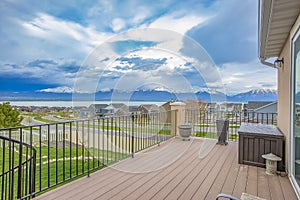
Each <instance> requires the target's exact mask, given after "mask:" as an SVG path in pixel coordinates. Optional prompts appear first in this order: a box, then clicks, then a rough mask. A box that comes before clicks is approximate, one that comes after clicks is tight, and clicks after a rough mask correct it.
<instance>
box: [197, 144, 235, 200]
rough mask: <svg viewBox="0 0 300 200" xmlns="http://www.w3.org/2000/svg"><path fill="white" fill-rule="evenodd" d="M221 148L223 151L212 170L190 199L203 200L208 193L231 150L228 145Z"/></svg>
mask: <svg viewBox="0 0 300 200" xmlns="http://www.w3.org/2000/svg"><path fill="white" fill-rule="evenodd" d="M221 148H222V149H224V150H223V152H222V153H221V157H220V159H219V160H218V161H217V163H216V164H215V165H214V166H213V168H212V170H211V171H210V172H209V174H208V175H207V177H206V178H205V179H204V181H203V182H202V184H201V185H200V186H199V187H198V189H197V190H196V192H195V193H194V195H193V197H192V199H205V196H206V194H207V193H208V191H209V189H210V187H211V186H212V184H213V183H214V181H215V179H216V177H217V176H218V173H219V172H220V171H221V170H222V166H223V165H224V163H225V162H226V159H227V157H228V156H229V154H230V152H231V150H232V149H233V148H232V146H231V145H228V146H227V147H225V146H223V147H221Z"/></svg>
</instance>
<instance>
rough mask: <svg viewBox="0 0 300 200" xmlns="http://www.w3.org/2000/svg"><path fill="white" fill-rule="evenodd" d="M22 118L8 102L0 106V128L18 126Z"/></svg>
mask: <svg viewBox="0 0 300 200" xmlns="http://www.w3.org/2000/svg"><path fill="white" fill-rule="evenodd" d="M22 120H23V117H22V116H21V115H20V112H19V111H18V110H17V109H15V108H13V107H12V106H11V105H10V103H9V102H4V103H2V104H0V128H8V127H15V126H20V124H21V121H22Z"/></svg>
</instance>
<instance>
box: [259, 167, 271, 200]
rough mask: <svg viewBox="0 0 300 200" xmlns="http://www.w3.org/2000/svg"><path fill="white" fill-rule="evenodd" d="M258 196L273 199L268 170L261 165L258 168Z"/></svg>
mask: <svg viewBox="0 0 300 200" xmlns="http://www.w3.org/2000/svg"><path fill="white" fill-rule="evenodd" d="M270 184H272V183H270ZM257 196H259V197H261V198H265V199H271V196H270V188H269V181H268V177H267V175H266V170H265V169H264V168H260V167H258V168H257Z"/></svg>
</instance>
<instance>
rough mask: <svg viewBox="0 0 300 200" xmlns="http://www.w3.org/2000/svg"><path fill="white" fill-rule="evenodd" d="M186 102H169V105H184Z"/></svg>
mask: <svg viewBox="0 0 300 200" xmlns="http://www.w3.org/2000/svg"><path fill="white" fill-rule="evenodd" d="M185 105H186V104H185V103H183V102H180V101H176V102H173V103H170V106H185Z"/></svg>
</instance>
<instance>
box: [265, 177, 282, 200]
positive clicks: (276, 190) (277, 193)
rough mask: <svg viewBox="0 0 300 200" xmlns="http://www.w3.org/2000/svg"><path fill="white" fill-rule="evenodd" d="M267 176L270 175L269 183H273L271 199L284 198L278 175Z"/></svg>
mask: <svg viewBox="0 0 300 200" xmlns="http://www.w3.org/2000/svg"><path fill="white" fill-rule="evenodd" d="M267 177H268V180H269V183H272V184H269V187H270V193H271V199H272V200H282V199H284V196H283V193H282V190H281V185H280V182H279V179H278V176H267Z"/></svg>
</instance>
